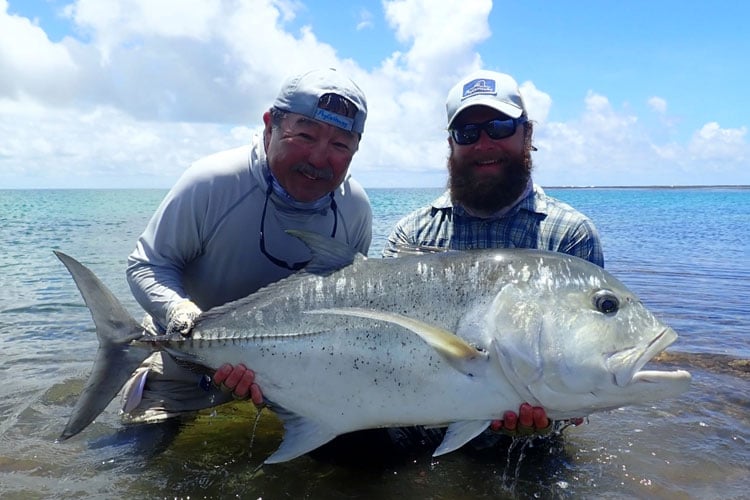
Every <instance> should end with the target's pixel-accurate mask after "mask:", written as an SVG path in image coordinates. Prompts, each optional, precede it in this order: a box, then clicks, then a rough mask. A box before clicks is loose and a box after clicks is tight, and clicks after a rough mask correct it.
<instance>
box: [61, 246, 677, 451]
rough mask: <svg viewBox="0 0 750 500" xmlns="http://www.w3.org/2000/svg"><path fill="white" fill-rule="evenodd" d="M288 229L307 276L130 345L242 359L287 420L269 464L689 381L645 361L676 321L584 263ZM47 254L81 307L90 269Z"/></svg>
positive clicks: (568, 409)
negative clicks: (356, 433)
mask: <svg viewBox="0 0 750 500" xmlns="http://www.w3.org/2000/svg"><path fill="white" fill-rule="evenodd" d="M297 236H299V237H301V238H302V239H303V241H305V242H306V243H307V244H308V246H310V248H311V251H312V253H313V261H312V262H311V264H310V265H308V268H309V270H310V272H303V273H298V274H295V275H293V276H290V277H289V278H286V279H284V280H281V281H279V282H277V283H273V284H271V285H269V286H267V287H265V288H263V289H261V290H259V291H258V292H256V293H254V294H252V295H250V296H248V297H246V298H243V299H240V300H238V301H235V302H232V303H229V304H226V305H224V306H220V307H218V308H214V309H212V310H211V311H207V312H206V313H205V314H204V315H203V316H202V317H201V318H200V319H199V321H198V322H197V323H196V326H195V329H194V330H193V332H192V337H191V338H187V339H186V338H182V337H180V336H179V335H177V336H174V337H172V338H171V339H169V340H166V341H165V338H164V337H160V338H158V339H148V338H145V337H141V338H139V339H138V340H136V341H135V343H138V344H141V345H146V344H148V343H149V342H150V343H151V344H152V347H153V348H154V349H159V348H161V349H165V350H166V351H167V352H168V353H170V354H172V355H173V356H174V357H175V358H178V359H179V358H183V359H185V360H187V361H189V363H193V364H196V365H197V364H200V365H204V366H205V367H207V368H208V369H209V371H210V370H211V369H214V370H215V369H216V368H218V367H219V366H220V365H221V364H223V363H227V362H228V363H232V364H238V363H243V364H245V365H246V366H248V367H251V368H252V369H253V371H254V372H255V374H256V381H257V383H258V385H259V386H260V387H261V388H262V390H263V393H264V396H265V397H266V398H267V400H268V401H269V402H270V403H271V406H272V408H273V409H274V410H275V411H277V412H278V413H279V415H280V417H281V418H282V419H283V420H284V426H285V431H286V432H285V438H284V441H283V442H282V444H281V446H280V447H279V450H277V452H276V453H275V454H274V455H273V456H272V457H270V458H269V459H268V460H267V462H279V461H284V460H289V459H292V458H294V457H296V456H299V455H300V454H303V453H306V452H308V451H310V450H312V449H314V448H316V447H317V446H320V445H322V444H324V443H325V442H327V441H329V440H330V439H333V437H335V436H336V435H339V434H343V433H345V432H350V431H353V430H359V429H366V428H374V427H385V426H401V425H448V426H449V427H448V431H447V433H446V437H445V439H444V441H443V443H442V444H441V445H440V447H439V448H438V449H437V450H436V452H435V454H442V453H447V452H449V451H452V450H454V449H456V448H458V447H460V446H462V445H463V444H465V443H466V442H467V441H469V440H470V439H472V438H473V437H474V436H476V435H477V434H478V433H480V432H481V431H482V430H484V429H485V428H486V427H487V426H488V424H489V422H490V421H491V420H492V419H494V418H497V417H499V416H501V415H502V414H503V412H504V411H506V410H513V411H516V410H517V408H518V407H519V405H520V404H521V403H522V402H529V403H531V404H533V405H539V406H543V407H544V408H545V410H546V411H547V414H548V415H549V416H550V417H551V418H553V419H557V418H571V417H580V416H586V415H589V414H590V413H593V412H596V411H603V410H608V409H612V408H617V407H620V406H623V405H628V404H642V403H646V402H651V401H657V400H659V399H663V398H666V397H673V396H676V395H678V394H679V393H681V392H683V391H684V390H686V389H687V388H688V386H689V382H690V375H689V374H688V373H687V372H684V371H679V370H678V371H674V372H661V371H650V370H643V367H644V365H645V364H646V363H647V362H648V361H649V360H650V359H652V358H653V357H654V356H655V355H656V354H658V353H659V352H661V351H662V350H664V349H665V348H666V347H667V346H669V345H670V344H671V343H672V342H674V341H675V340H676V338H677V335H676V333H675V332H674V331H673V330H672V329H671V328H669V327H668V326H666V325H664V324H662V323H661V322H660V321H659V320H658V319H657V318H656V317H655V316H654V315H653V314H652V313H651V312H649V311H648V310H647V309H646V307H645V306H644V305H643V304H642V303H641V302H640V300H639V299H638V298H637V297H636V296H635V295H634V294H633V293H632V292H630V291H629V290H628V289H627V288H626V287H625V286H624V285H623V284H622V283H620V282H619V281H618V280H617V279H616V278H614V277H613V276H611V275H610V274H609V273H608V272H606V271H605V270H603V269H601V268H599V267H597V266H595V265H593V264H591V263H589V262H586V261H584V260H581V259H578V258H576V257H572V256H569V255H565V254H559V253H551V252H546V251H539V250H477V251H468V252H444V253H433V254H423V255H411V256H407V257H402V258H399V259H374V260H372V259H371V260H368V259H366V258H364V257H362V256H354V255H353V254H351V253H350V252H351V251H350V250H349V249H347V248H346V247H343V246H342V247H336V243H335V242H332V241H330V240H325V239H323V238H322V237H319V236H315V235H297ZM348 252H349V253H348ZM321 255H322V256H324V257H323V258H321V257H320V256H321ZM58 256H59V257H60V258H61V260H63V262H64V263H65V265H66V266H67V267H68V269H69V270H70V271H71V274H72V275H73V277H74V279H75V280H76V284H77V285H78V286H79V289H80V290H81V293H82V295H83V296H84V299H85V300H86V302H87V304H89V303H90V302H91V303H92V304H94V303H95V302H96V301H95V300H93V299H87V297H98V296H99V295H102V294H106V293H107V292H106V288H104V286H103V285H102V284H101V283H99V284H96V282H98V280H96V278H95V277H92V276H93V274H91V275H89V274H87V273H90V271H88V270H86V269H85V268H83V266H81V265H80V264H78V263H77V262H76V261H74V259H72V258H70V257H67V256H60V255H59V254H58ZM108 303H109V306H108V307H110V309H111V311H109V314H111V315H114V316H115V317H121V316H124V315H127V313H126V312H124V311H122V310H121V307H118V304H117V301H116V299H114V298H112V299H111V300H110V301H109V302H108ZM96 307H102V308H105V309H106V307H107V302H105V304H104V305H97V306H96ZM105 313H107V311H106V310H105V311H104V313H103V312H101V311H99V312H98V313H95V312H94V311H93V310H92V316H93V317H94V319H95V322H96V323H97V335H99V337H100V343H102V342H103V341H102V340H101V339H102V338H104V339H109V338H113V337H114V336H115V333H113V332H108V331H107V325H108V324H109V323H107V322H102V321H97V318H102V317H106V316H107V314H105ZM121 319H122V321H125V320H126V319H127V318H125V319H123V318H121ZM128 321H130V320H128ZM100 323H102V324H100ZM120 335H121V336H123V335H124V334H120ZM134 335H136V334H134V333H133V332H127V335H124V336H123V338H124V340H123V341H122V343H125V342H130V339H132V338H135V337H134ZM106 344H107V342H103V343H102V345H104V346H105V347H106ZM105 352H106V349H105ZM114 359H116V358H114ZM135 361H137V359H136V358H133V357H132V356H130V355H129V361H128V363H130V364H132V363H134V362H135ZM128 366H130V365H128ZM119 370H120V372H123V371H125V370H124V369H123V367H119ZM101 371H102V370H99V371H97V370H95V373H94V374H92V377H91V379H90V380H89V384H88V385H87V389H85V390H84V395H82V397H81V400H79V403H78V404H77V406H76V409H74V415H73V416H72V417H71V421H70V422H73V423H72V424H71V423H70V422H69V426H68V427H67V428H66V431H65V432H64V434H63V437H64V438H67V437H70V436H71V435H74V434H75V433H77V432H80V430H82V429H83V428H84V427H85V426H86V425H88V422H89V421H90V420H88V419H87V417H86V418H84V417H81V415H79V413H85V415H86V416H88V415H92V414H93V415H94V416H95V415H96V414H98V412H101V411H102V410H103V409H104V407H106V402H104V401H103V396H97V393H96V391H95V390H94V389H92V390H91V391H89V389H88V386H89V385H90V386H92V387H93V388H96V386H97V385H98V384H100V383H101V382H100V380H99V379H103V378H106V377H104V376H102V375H101V373H100V372H101ZM105 371H106V370H105ZM105 375H106V374H105ZM123 383H124V381H123ZM110 385H112V384H110ZM87 394H88V395H87ZM207 406H208V405H207ZM84 410H85V411H84Z"/></svg>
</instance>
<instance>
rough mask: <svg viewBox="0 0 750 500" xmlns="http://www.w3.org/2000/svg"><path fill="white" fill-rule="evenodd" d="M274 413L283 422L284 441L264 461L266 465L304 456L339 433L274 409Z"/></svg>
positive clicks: (323, 425)
mask: <svg viewBox="0 0 750 500" xmlns="http://www.w3.org/2000/svg"><path fill="white" fill-rule="evenodd" d="M274 412H275V413H276V414H277V415H278V416H279V417H280V418H281V420H282V421H283V422H284V439H283V440H282V441H281V444H280V445H279V448H278V449H277V450H276V451H275V452H274V453H273V454H272V455H271V456H270V457H268V458H267V459H266V460H265V463H267V464H277V463H280V462H286V461H287V460H292V459H293V458H297V457H299V456H300V455H304V454H305V453H308V452H310V451H312V450H314V449H316V448H318V447H319V446H323V445H324V444H326V443H327V442H328V441H330V440H332V439H333V438H335V437H336V436H338V434H339V433H337V432H335V431H334V430H333V429H331V428H330V427H327V426H325V424H323V423H320V422H315V421H313V420H310V419H308V418H304V417H301V416H299V415H296V414H293V413H289V412H286V411H283V410H281V411H280V410H279V409H277V408H274Z"/></svg>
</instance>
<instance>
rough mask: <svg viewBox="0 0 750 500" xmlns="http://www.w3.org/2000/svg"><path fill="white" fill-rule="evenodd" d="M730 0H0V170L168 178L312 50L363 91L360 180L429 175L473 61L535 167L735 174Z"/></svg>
mask: <svg viewBox="0 0 750 500" xmlns="http://www.w3.org/2000/svg"><path fill="white" fill-rule="evenodd" d="M747 5H750V4H746V2H740V1H727V0H715V1H712V2H684V1H682V0H681V1H671V0H662V1H659V0H657V1H654V0H651V1H641V0H628V1H614V0H613V1H607V0H597V1H594V0H579V1H563V0H560V1H542V0H526V1H523V2H519V1H512V2H505V1H495V2H491V1H488V0H396V1H382V2H378V1H357V0H349V1H347V2H342V1H333V0H315V1H312V0H302V1H296V0H282V1H278V0H275V1H274V0H235V1H228V0H227V1H225V0H78V1H73V2H69V1H65V0H0V188H65V187H80V188H86V187H102V188H110V187H159V188H168V187H169V186H171V185H172V184H173V183H174V181H175V180H176V179H177V177H178V176H179V175H180V173H181V172H182V171H183V170H184V169H185V168H186V167H187V166H188V165H189V164H190V163H191V162H193V161H194V160H196V159H198V158H200V157H202V156H204V155H206V154H210V153H212V152H215V151H219V150H222V149H228V148H231V147H235V146H239V145H242V144H245V143H247V142H248V141H249V140H250V138H251V137H252V135H253V134H254V133H257V131H258V130H259V127H260V124H261V115H262V113H263V111H264V110H265V109H267V108H268V106H269V105H270V103H271V102H272V100H273V98H274V96H275V94H276V92H277V91H278V88H279V85H280V83H281V81H282V80H283V78H284V77H285V76H287V75H289V74H291V73H295V72H298V71H302V70H305V69H309V68H312V67H319V66H331V67H337V68H339V69H340V70H342V71H345V72H347V73H348V74H349V75H351V76H352V77H353V78H354V80H356V81H357V82H358V83H359V84H360V86H361V87H362V88H363V89H364V90H365V92H366V94H367V97H368V102H369V108H370V113H369V115H368V121H367V125H366V130H365V135H364V137H363V140H362V145H361V148H360V151H359V153H357V155H356V156H355V158H354V161H353V162H352V166H351V172H352V174H353V175H354V176H355V177H356V178H358V179H359V180H360V182H361V183H362V184H363V185H365V187H413V186H429V187H438V186H443V185H445V179H446V171H445V158H446V154H447V143H446V136H447V133H446V130H445V122H446V118H445V97H446V95H447V93H448V90H449V89H450V87H451V86H452V85H453V84H454V83H456V82H457V81H458V80H459V79H460V78H461V77H462V76H463V75H465V74H467V73H469V72H471V71H473V70H475V69H479V68H485V69H492V70H496V71H502V72H506V73H509V74H510V75H512V76H513V77H514V78H515V79H516V80H517V81H518V82H519V84H520V86H521V91H522V93H523V95H524V98H525V99H526V103H527V107H528V108H529V114H530V117H531V118H532V120H534V121H535V123H536V129H535V142H536V145H537V148H538V151H537V152H536V153H534V165H535V167H534V178H535V180H536V182H537V183H539V184H541V185H544V186H560V185H578V186H589V185H693V184H699V185H706V184H746V185H747V184H750V168H748V167H750V146H749V143H750V139H749V138H748V126H750V99H749V98H748V97H747V89H748V88H750V75H749V73H750V64H749V63H748V55H747V54H750V37H748V36H747V35H746V28H745V27H744V26H743V23H745V22H746V20H747V19H750V12H749V11H750V7H747Z"/></svg>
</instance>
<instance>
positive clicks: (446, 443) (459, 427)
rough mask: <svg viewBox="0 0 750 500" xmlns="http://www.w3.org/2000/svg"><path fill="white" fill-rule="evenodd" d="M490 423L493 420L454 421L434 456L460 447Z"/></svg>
mask: <svg viewBox="0 0 750 500" xmlns="http://www.w3.org/2000/svg"><path fill="white" fill-rule="evenodd" d="M490 423H491V420H465V421H462V422H454V423H452V424H451V425H449V426H448V430H446V431H445V437H444V438H443V442H442V443H440V446H438V447H437V449H436V450H435V453H433V454H432V456H433V457H437V456H440V455H444V454H446V453H449V452H451V451H454V450H457V449H459V448H460V447H462V446H463V445H465V444H466V443H468V442H469V441H471V440H472V439H474V438H475V437H477V436H478V435H480V434H481V433H482V432H484V430H485V429H486V428H487V427H489V426H490Z"/></svg>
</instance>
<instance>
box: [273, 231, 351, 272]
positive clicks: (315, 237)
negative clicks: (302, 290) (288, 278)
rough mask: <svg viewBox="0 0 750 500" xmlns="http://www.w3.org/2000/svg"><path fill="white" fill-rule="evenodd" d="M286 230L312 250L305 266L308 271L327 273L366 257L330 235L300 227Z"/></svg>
mask: <svg viewBox="0 0 750 500" xmlns="http://www.w3.org/2000/svg"><path fill="white" fill-rule="evenodd" d="M286 232H287V233H288V234H290V235H292V236H294V237H296V238H299V239H300V240H302V242H303V243H304V244H305V245H307V247H308V248H309V249H310V252H312V259H311V260H310V262H308V263H307V265H306V266H305V267H304V270H305V272H308V273H312V274H319V275H327V274H330V273H332V272H333V271H338V270H339V269H341V268H342V267H346V266H348V265H351V264H352V263H353V262H354V261H355V260H357V259H365V258H366V257H365V256H364V255H362V254H360V253H359V252H356V251H355V250H353V249H352V248H351V247H349V246H348V245H346V244H344V243H341V242H340V241H337V240H335V239H333V238H329V237H328V236H323V235H320V234H318V233H311V232H309V231H300V230H298V229H287V230H286Z"/></svg>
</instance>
